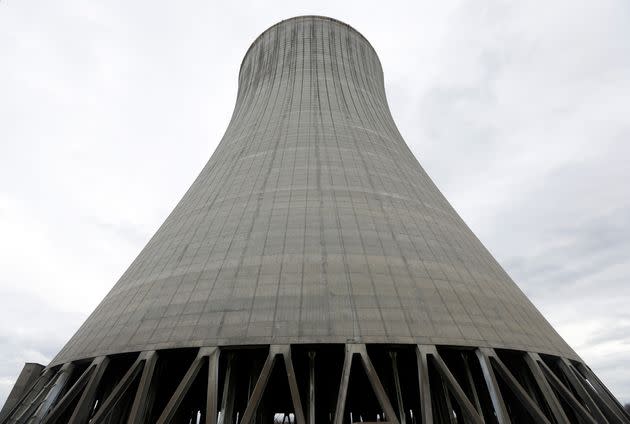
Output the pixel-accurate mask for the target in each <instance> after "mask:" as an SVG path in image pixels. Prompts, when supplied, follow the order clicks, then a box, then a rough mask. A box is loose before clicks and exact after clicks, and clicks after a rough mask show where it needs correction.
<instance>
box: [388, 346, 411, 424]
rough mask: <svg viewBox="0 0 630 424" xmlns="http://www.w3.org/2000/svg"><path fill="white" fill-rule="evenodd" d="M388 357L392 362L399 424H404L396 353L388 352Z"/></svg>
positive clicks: (404, 418)
mask: <svg viewBox="0 0 630 424" xmlns="http://www.w3.org/2000/svg"><path fill="white" fill-rule="evenodd" d="M389 357H390V359H391V360H392V373H393V376H394V386H395V387H396V403H397V404H398V415H399V419H400V424H406V422H407V419H406V418H407V417H406V416H405V406H404V404H403V397H402V389H401V387H400V376H399V375H398V352H395V351H391V352H389Z"/></svg>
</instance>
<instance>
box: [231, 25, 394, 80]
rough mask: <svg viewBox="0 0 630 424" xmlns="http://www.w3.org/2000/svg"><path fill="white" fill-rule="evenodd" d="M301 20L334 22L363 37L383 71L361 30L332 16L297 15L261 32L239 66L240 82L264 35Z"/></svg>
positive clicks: (379, 60) (375, 53)
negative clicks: (255, 47)
mask: <svg viewBox="0 0 630 424" xmlns="http://www.w3.org/2000/svg"><path fill="white" fill-rule="evenodd" d="M299 19H319V20H323V21H329V22H333V23H335V24H339V25H342V26H344V27H346V28H348V29H349V30H351V31H352V32H354V33H356V34H357V35H358V36H359V37H361V39H363V40H364V41H365V42H366V43H367V45H368V46H369V47H370V48H371V49H372V51H373V52H374V55H375V56H376V60H378V63H379V65H380V67H381V70H382V69H383V64H382V63H381V59H380V58H379V56H378V53H377V51H376V49H375V48H374V46H373V45H372V43H370V40H368V39H367V37H366V36H365V35H363V34H362V33H361V32H360V31H359V30H357V29H356V28H355V27H353V26H352V25H350V24H347V23H345V22H344V21H341V20H339V19H335V18H331V17H330V16H324V15H297V16H293V17H291V18H287V19H283V20H281V21H280V22H276V23H275V24H273V25H271V26H270V27H268V28H267V29H265V30H264V31H263V32H261V33H260V34H259V35H258V37H256V38H255V39H254V41H252V43H251V44H250V45H249V47H248V48H247V51H246V52H245V55H243V59H242V60H241V65H240V66H239V70H238V77H239V80H240V77H241V72H242V71H243V64H244V63H245V60H246V59H247V57H248V56H249V53H250V52H251V51H252V49H253V48H254V46H255V45H256V44H258V43H259V42H260V41H261V40H262V38H263V37H264V35H265V34H267V33H268V32H269V31H271V30H273V29H274V28H276V27H278V26H280V25H283V24H286V23H288V22H290V21H296V20H299Z"/></svg>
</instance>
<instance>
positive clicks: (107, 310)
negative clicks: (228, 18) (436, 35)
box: [0, 16, 630, 424]
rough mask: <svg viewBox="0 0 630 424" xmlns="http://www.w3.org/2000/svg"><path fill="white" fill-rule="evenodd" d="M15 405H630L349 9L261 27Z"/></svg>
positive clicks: (57, 415) (127, 416)
mask: <svg viewBox="0 0 630 424" xmlns="http://www.w3.org/2000/svg"><path fill="white" fill-rule="evenodd" d="M23 375H24V377H23V378H22V377H21V379H20V381H19V382H18V383H19V384H16V388H15V389H14V393H12V395H11V397H10V399H9V401H8V402H7V405H5V408H4V409H3V411H2V416H1V417H0V420H1V419H3V420H4V422H7V423H31V422H33V423H39V422H44V423H52V422H60V423H68V422H69V423H87V422H90V423H92V424H97V423H118V422H129V423H156V422H157V423H166V422H176V423H197V422H203V423H208V424H216V423H220V424H250V423H261V424H267V423H269V424H271V423H273V422H281V423H285V422H286V423H299V424H306V423H308V424H315V423H317V424H320V423H321V424H328V423H332V424H342V423H351V422H360V421H362V422H373V421H383V422H390V423H397V424H420V423H423V424H426V423H431V422H439V423H463V422H465V423H468V422H472V423H481V422H488V423H491V422H498V423H508V422H525V423H552V422H555V423H566V422H584V423H600V422H610V423H627V422H630V418H629V417H628V416H627V415H625V413H624V412H623V411H622V408H621V405H620V404H619V403H618V402H617V401H616V400H615V398H614V397H613V396H612V395H611V394H610V393H609V392H608V390H607V389H606V388H605V387H604V385H603V384H602V383H601V382H600V380H598V378H597V377H596V376H595V375H594V374H593V373H592V372H591V370H590V369H589V368H588V366H586V365H585V364H584V363H583V362H582V360H581V359H580V358H579V357H578V356H577V355H576V353H575V352H574V351H573V350H572V349H571V348H570V347H569V346H568V345H567V344H566V343H565V341H564V340H562V338H561V337H560V336H559V335H558V334H557V333H556V332H555V331H554V330H553V328H552V327H551V326H550V325H549V323H548V322H547V321H546V320H545V319H544V318H543V316H542V315H541V314H540V313H539V312H538V311H537V310H536V308H535V307H534V306H533V305H532V303H531V302H530V301H529V300H528V299H527V298H526V297H525V295H524V294H523V293H522V292H521V290H519V288H518V287H517V286H516V284H515V283H514V282H513V281H512V280H511V279H510V277H509V276H508V275H507V274H506V273H505V271H504V270H503V269H502V268H501V267H500V266H499V264H498V263H497V262H496V261H495V260H494V258H493V257H492V255H491V254H490V253H489V252H488V251H487V250H486V249H485V248H484V246H483V245H482V244H481V243H480V242H479V240H478V239H477V238H476V237H475V235H474V234H473V233H472V232H471V231H470V229H469V228H468V227H467V226H466V224H465V223H464V222H463V221H462V219H461V218H460V217H459V216H458V215H457V213H456V212H455V211H454V210H453V208H452V207H451V206H450V205H449V203H448V202H447V201H446V199H445V198H444V196H443V195H442V194H441V193H440V191H439V190H438V189H437V188H436V187H435V185H434V184H433V182H432V181H431V180H430V178H429V177H428V176H427V174H426V173H425V172H424V170H423V169H422V168H421V166H420V165H419V164H418V162H417V161H416V159H415V158H414V156H413V154H412V153H411V151H410V150H409V148H408V147H407V145H406V144H405V141H404V140H403V139H402V137H401V135H400V134H399V132H398V130H397V129H396V125H395V123H394V121H393V119H392V116H391V114H390V111H389V108H388V105H387V100H386V97H385V90H384V84H383V72H382V69H381V64H380V62H379V59H378V57H377V55H376V53H375V51H374V49H373V48H372V46H371V45H370V43H369V42H368V41H367V40H366V39H365V38H364V37H363V36H362V35H361V34H359V33H358V32H357V31H356V30H354V29H353V28H351V27H350V26H348V25H346V24H344V23H342V22H339V21H336V20H334V19H330V18H324V17H314V16H307V17H297V18H293V19H289V20H286V21H282V22H280V23H279V24H277V25H274V26H273V27H271V28H269V29H268V30H267V31H265V32H264V33H263V34H262V35H261V36H260V37H258V39H257V40H256V41H254V43H253V44H252V46H251V47H250V49H249V50H248V52H247V54H246V55H245V58H244V60H243V63H242V65H241V71H240V75H239V87H238V97H237V101H236V107H235V110H234V114H233V116H232V119H231V122H230V124H229V126H228V128H227V131H226V133H225V136H224V137H223V139H222V140H221V143H220V144H219V146H218V147H217V149H216V151H215V152H214V154H213V155H212V157H211V158H210V160H209V161H208V163H207V165H206V166H205V167H204V168H203V170H202V171H201V174H200V175H199V176H198V177H197V179H196V180H195V182H194V183H193V184H192V186H191V187H190V189H189V190H188V192H187V193H186V194H185V196H184V197H183V199H182V200H181V201H180V202H179V204H178V205H177V206H176V208H175V209H174V210H173V212H172V213H171V214H170V216H169V217H168V218H167V219H166V221H165V222H164V224H163V225H162V226H161V227H160V229H159V230H158V231H157V233H156V234H155V235H154V236H153V238H152V239H151V240H150V241H149V243H148V244H147V246H146V247H145V248H144V249H143V250H142V251H141V252H140V254H139V256H138V257H137V258H136V260H135V261H134V262H133V263H132V264H131V266H130V267H129V269H128V270H127V271H126V272H125V273H124V275H123V276H122V277H121V279H120V280H119V281H118V283H117V284H116V285H115V286H114V288H113V289H112V290H111V292H110V293H109V294H108V295H107V296H106V297H105V299H104V300H103V301H102V302H101V304H100V305H99V306H98V307H97V308H96V310H95V311H94V312H93V313H92V315H91V316H90V317H89V318H88V319H87V321H86V322H85V323H84V324H83V325H82V326H81V328H80V329H79V330H78V331H77V333H76V334H75V335H74V337H72V339H71V340H70V341H69V342H68V344H67V345H66V346H65V347H64V348H63V349H62V350H61V352H59V354H58V355H57V356H56V357H55V359H54V360H53V361H52V362H51V363H50V364H49V365H48V366H47V367H45V368H40V367H38V366H37V365H35V364H29V365H28V366H27V369H25V371H24V372H23Z"/></svg>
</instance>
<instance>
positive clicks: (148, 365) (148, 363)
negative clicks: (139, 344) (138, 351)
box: [127, 351, 158, 424]
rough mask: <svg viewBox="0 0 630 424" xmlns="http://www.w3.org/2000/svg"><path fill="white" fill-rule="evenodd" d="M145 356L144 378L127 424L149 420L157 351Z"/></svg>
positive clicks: (147, 353) (142, 377) (138, 423)
mask: <svg viewBox="0 0 630 424" xmlns="http://www.w3.org/2000/svg"><path fill="white" fill-rule="evenodd" d="M143 355H144V356H145V362H144V367H143V369H142V376H141V377H140V383H139V384H138V389H137V390H136V396H135V398H134V401H133V405H132V406H131V412H130V413H129V418H128V419H127V424H141V423H144V422H145V421H146V419H147V413H148V412H149V408H150V406H151V404H152V403H153V402H152V400H153V399H152V398H153V396H152V395H151V393H152V382H153V376H154V374H155V366H156V364H157V359H158V354H157V352H155V351H150V352H145V353H143Z"/></svg>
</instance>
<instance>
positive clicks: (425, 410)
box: [416, 345, 433, 424]
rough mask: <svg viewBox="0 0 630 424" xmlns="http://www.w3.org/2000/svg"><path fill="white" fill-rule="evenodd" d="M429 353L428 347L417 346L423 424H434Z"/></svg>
mask: <svg viewBox="0 0 630 424" xmlns="http://www.w3.org/2000/svg"><path fill="white" fill-rule="evenodd" d="M427 353H428V352H427V347H426V346H424V345H418V346H417V348H416V358H417V361H418V384H419V386H420V408H421V409H422V424H433V406H432V405H431V384H430V381H429V363H428V361H427Z"/></svg>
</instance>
